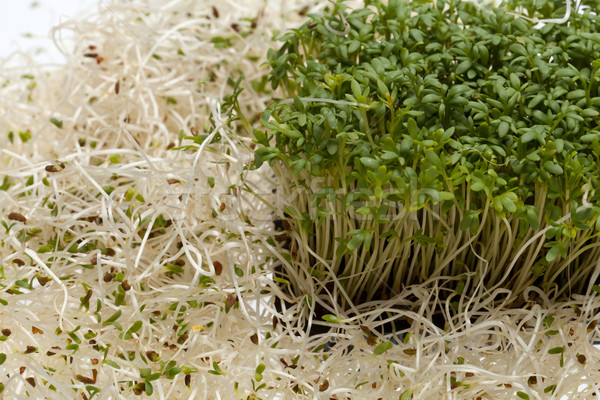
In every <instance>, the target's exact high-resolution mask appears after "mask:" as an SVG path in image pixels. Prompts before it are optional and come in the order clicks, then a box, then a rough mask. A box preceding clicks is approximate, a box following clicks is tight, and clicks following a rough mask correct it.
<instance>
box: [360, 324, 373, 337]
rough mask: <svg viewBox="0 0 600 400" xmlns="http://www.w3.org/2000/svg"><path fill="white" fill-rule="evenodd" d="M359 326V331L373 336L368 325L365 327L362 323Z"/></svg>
mask: <svg viewBox="0 0 600 400" xmlns="http://www.w3.org/2000/svg"><path fill="white" fill-rule="evenodd" d="M359 328H360V330H361V331H363V333H364V334H365V335H367V336H373V332H371V330H370V329H369V328H368V327H366V326H364V325H360V326H359Z"/></svg>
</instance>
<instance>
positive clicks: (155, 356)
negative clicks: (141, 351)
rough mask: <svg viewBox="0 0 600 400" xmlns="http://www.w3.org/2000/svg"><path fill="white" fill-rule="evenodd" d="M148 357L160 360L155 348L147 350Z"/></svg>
mask: <svg viewBox="0 0 600 400" xmlns="http://www.w3.org/2000/svg"><path fill="white" fill-rule="evenodd" d="M146 357H148V359H149V360H150V361H158V360H160V356H159V355H158V353H157V352H155V351H154V350H150V351H147V352H146Z"/></svg>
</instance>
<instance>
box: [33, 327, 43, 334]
mask: <svg viewBox="0 0 600 400" xmlns="http://www.w3.org/2000/svg"><path fill="white" fill-rule="evenodd" d="M31 332H32V333H34V334H36V333H37V334H39V335H43V334H44V331H43V330H41V329H40V328H37V327H35V326H32V327H31Z"/></svg>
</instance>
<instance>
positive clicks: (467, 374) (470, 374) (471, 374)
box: [465, 372, 475, 378]
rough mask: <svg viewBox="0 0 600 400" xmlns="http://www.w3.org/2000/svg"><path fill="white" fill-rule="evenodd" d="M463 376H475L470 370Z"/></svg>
mask: <svg viewBox="0 0 600 400" xmlns="http://www.w3.org/2000/svg"><path fill="white" fill-rule="evenodd" d="M465 376H466V377H467V378H472V377H474V376H475V374H474V373H472V372H467V373H466V374H465Z"/></svg>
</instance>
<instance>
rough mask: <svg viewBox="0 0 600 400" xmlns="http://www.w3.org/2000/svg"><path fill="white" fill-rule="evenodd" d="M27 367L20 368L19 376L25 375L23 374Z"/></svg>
mask: <svg viewBox="0 0 600 400" xmlns="http://www.w3.org/2000/svg"><path fill="white" fill-rule="evenodd" d="M25 369H26V368H25V367H19V374H21V375H23V372H25Z"/></svg>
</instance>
